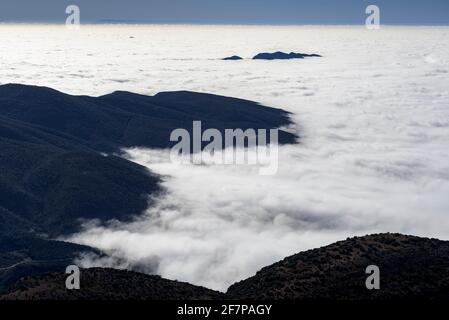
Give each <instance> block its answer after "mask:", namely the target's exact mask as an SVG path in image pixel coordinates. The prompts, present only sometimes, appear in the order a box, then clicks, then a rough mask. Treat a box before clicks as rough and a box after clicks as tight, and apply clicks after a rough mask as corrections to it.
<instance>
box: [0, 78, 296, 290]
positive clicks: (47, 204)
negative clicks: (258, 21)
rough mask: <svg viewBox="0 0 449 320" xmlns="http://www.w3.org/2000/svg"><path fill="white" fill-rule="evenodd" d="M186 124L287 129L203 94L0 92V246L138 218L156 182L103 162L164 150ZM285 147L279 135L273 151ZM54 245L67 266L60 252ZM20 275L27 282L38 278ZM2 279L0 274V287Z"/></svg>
mask: <svg viewBox="0 0 449 320" xmlns="http://www.w3.org/2000/svg"><path fill="white" fill-rule="evenodd" d="M193 120H201V121H202V122H203V123H202V124H203V128H204V129H206V128H208V127H216V128H218V129H224V128H229V129H235V128H241V129H246V128H254V129H269V128H276V127H279V126H283V125H288V124H290V119H289V114H288V113H287V112H285V111H283V110H280V109H272V108H267V107H263V106H260V105H258V104H256V103H254V102H251V101H246V100H241V99H235V98H228V97H221V96H215V95H211V94H200V93H193V92H169V93H161V94H157V95H155V96H152V97H151V96H144V95H139V94H133V93H129V92H114V93H112V94H109V95H105V96H102V97H88V96H72V95H67V94H64V93H62V92H59V91H56V90H53V89H50V88H45V87H36V86H25V85H18V84H9V85H2V86H0V149H1V150H2V152H1V153H0V240H1V241H6V240H5V239H6V238H5V237H6V236H8V237H10V238H9V239H12V238H17V239H22V238H23V237H27V239H28V240H27V241H31V242H32V239H35V240H36V241H40V238H42V237H49V238H53V237H56V236H58V235H63V234H67V233H72V232H76V231H77V230H78V229H79V226H80V222H81V221H83V220H85V219H98V220H100V221H106V220H111V219H118V220H128V219H131V218H132V217H133V216H134V215H137V214H140V213H141V212H143V211H144V210H145V209H146V208H147V207H148V205H149V202H148V201H149V199H150V197H149V196H150V195H155V194H157V193H159V192H162V191H163V190H162V189H161V187H160V178H159V177H158V176H156V175H154V174H152V173H151V172H149V171H148V170H147V169H146V168H144V167H142V166H139V165H137V164H135V163H132V162H130V161H128V160H126V159H123V158H120V157H118V156H114V155H113V154H120V152H121V150H122V148H126V147H151V148H166V147H169V146H171V145H173V144H175V143H176V142H170V141H169V140H170V133H171V131H172V130H173V129H176V128H185V129H187V130H189V131H191V130H192V121H193ZM295 139H296V137H295V136H294V135H292V134H290V133H287V132H281V134H280V143H293V142H295ZM104 153H107V154H108V155H105V154H104ZM111 154H112V155H111ZM8 241H10V240H8ZM53 245H56V244H55V243H53V242H52V241H46V242H44V243H43V246H48V247H49V248H50V247H52V246H53ZM57 245H60V246H62V247H65V248H66V250H67V253H70V257H72V258H73V257H74V254H73V250H72V247H71V245H70V244H66V243H57ZM10 249H11V248H10ZM78 249H79V248H78ZM1 250H2V251H0V266H1V265H3V264H7V263H9V262H10V261H9V258H7V257H9V256H10V254H15V252H16V251H14V250H13V249H11V250H12V251H8V250H9V249H8V243H6V245H5V246H2V249H1ZM83 250H87V251H89V250H92V249H91V248H88V247H83ZM52 252H53V256H52V257H51V259H52V260H54V261H56V260H60V259H66V256H64V254H63V253H64V250H58V251H54V250H53V251H52ZM19 258H22V257H21V256H20V257H19ZM25 265H26V266H27V268H28V269H27V270H29V271H30V272H31V271H32V270H35V269H36V270H37V269H39V270H40V271H45V268H40V267H39V268H37V267H36V268H34V267H33V268H34V269H33V268H29V267H28V265H29V264H25ZM25 265H24V266H25ZM21 267H22V265H21ZM14 269H16V268H14ZM31 269H32V270H31ZM48 270H53V269H51V268H50V269H48ZM48 270H47V271H48ZM8 272H9V271H8ZM11 272H13V271H11ZM19 273H20V274H21V275H24V274H25V273H24V272H22V271H21V272H19ZM8 274H9V273H8ZM8 277H10V276H8ZM5 279H6V278H5V274H4V273H3V274H2V273H0V284H1V283H2V282H4V280H5Z"/></svg>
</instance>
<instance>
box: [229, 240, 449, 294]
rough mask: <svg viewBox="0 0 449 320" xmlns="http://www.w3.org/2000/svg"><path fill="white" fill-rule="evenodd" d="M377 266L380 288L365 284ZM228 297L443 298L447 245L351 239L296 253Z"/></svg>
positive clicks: (448, 277)
mask: <svg viewBox="0 0 449 320" xmlns="http://www.w3.org/2000/svg"><path fill="white" fill-rule="evenodd" d="M369 265H377V266H378V267H379V268H380V290H368V289H367V288H366V286H365V281H366V278H367V277H368V276H369V275H368V274H365V270H366V267H367V266H369ZM227 296H228V297H229V298H233V299H333V300H363V299H369V300H370V299H378V300H386V299H415V298H416V299H418V298H419V299H449V242H448V241H440V240H437V239H427V238H419V237H413V236H405V235H400V234H376V235H370V236H365V237H359V238H358V237H355V238H351V239H347V240H345V241H340V242H337V243H334V244H332V245H329V246H326V247H323V248H319V249H314V250H309V251H305V252H301V253H298V254H296V255H293V256H291V257H288V258H285V259H284V260H282V261H280V262H278V263H275V264H273V265H271V266H268V267H265V268H263V269H262V270H260V271H259V272H257V274H256V275H255V276H253V277H251V278H249V279H246V280H243V281H241V282H238V283H236V284H234V285H232V286H231V287H230V288H229V289H228V292H227Z"/></svg>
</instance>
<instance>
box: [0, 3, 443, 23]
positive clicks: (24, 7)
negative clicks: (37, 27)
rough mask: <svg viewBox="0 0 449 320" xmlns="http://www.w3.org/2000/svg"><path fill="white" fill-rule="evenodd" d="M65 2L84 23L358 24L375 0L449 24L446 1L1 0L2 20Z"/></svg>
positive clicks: (399, 19)
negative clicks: (107, 21)
mask: <svg viewBox="0 0 449 320" xmlns="http://www.w3.org/2000/svg"><path fill="white" fill-rule="evenodd" d="M69 4H76V5H78V6H79V7H80V8H81V20H82V22H99V21H102V20H122V21H130V22H147V23H219V24H221V23H239V24H360V23H363V22H364V20H365V15H364V11H365V8H366V6H367V5H369V4H375V5H378V6H379V7H380V9H381V23H384V24H426V25H429V24H430V25H441V24H445V25H448V24H449V1H448V0H426V1H418V0H372V1H366V0H339V1H335V0H257V1H256V0H127V1H123V0H95V1H93V0H71V1H66V0H39V1H35V0H0V21H7V22H12V21H20V22H26V21H32V22H58V21H61V22H64V21H65V8H66V6H67V5H69Z"/></svg>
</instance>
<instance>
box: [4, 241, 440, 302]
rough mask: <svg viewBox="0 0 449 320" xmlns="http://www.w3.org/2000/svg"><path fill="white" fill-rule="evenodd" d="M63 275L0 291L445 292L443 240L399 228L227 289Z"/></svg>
mask: <svg viewBox="0 0 449 320" xmlns="http://www.w3.org/2000/svg"><path fill="white" fill-rule="evenodd" d="M372 264H374V265H377V266H378V267H379V268H380V290H368V289H367V288H366V286H365V280H366V278H367V277H368V275H367V274H365V269H366V267H367V266H368V265H372ZM65 278H66V275H63V274H51V275H46V276H39V277H31V278H27V279H24V280H22V281H20V282H18V283H17V285H15V286H14V287H13V288H11V289H10V290H9V291H8V292H7V293H6V294H5V295H4V296H3V299H78V298H81V299H87V300H96V299H148V300H153V299H191V298H193V299H195V298H198V297H201V298H204V299H215V298H219V299H228V300H232V299H239V300H240V299H249V300H265V299H289V300H316V299H329V300H349V301H354V300H393V301H397V300H415V299H420V300H448V299H449V242H447V241H440V240H436V239H427V238H419V237H413V236H405V235H400V234H376V235H370V236H365V237H355V238H350V239H347V240H345V241H339V242H336V243H334V244H331V245H329V246H326V247H322V248H319V249H314V250H309V251H305V252H301V253H298V254H295V255H293V256H290V257H287V258H285V259H284V260H282V261H280V262H277V263H275V264H273V265H271V266H268V267H265V268H263V269H262V270H260V271H259V272H258V273H257V274H256V275H255V276H253V277H251V278H249V279H246V280H243V281H241V282H238V283H236V284H234V285H232V286H231V287H230V288H229V290H228V292H227V293H226V294H217V293H216V292H212V291H208V290H206V289H204V288H199V287H195V286H188V285H186V284H180V283H178V282H173V281H169V280H162V279H160V278H158V277H154V276H148V275H143V274H136V273H133V272H132V273H130V272H126V271H118V270H115V271H114V270H108V269H105V270H101V269H86V270H82V271H81V279H82V280H81V283H82V285H81V290H79V291H77V292H73V291H69V290H66V289H65V287H64V283H65ZM161 283H162V284H163V285H161ZM179 288H188V290H186V291H185V292H184V291H182V290H181V291H180V290H178V289H179Z"/></svg>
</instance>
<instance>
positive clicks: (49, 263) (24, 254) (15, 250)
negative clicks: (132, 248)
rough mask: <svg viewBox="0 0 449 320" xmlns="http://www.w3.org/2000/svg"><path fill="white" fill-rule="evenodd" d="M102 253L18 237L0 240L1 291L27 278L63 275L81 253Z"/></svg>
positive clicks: (50, 241)
mask: <svg viewBox="0 0 449 320" xmlns="http://www.w3.org/2000/svg"><path fill="white" fill-rule="evenodd" d="M88 251H89V252H94V253H96V254H100V255H101V252H99V251H97V250H95V249H92V248H89V247H86V246H81V245H77V244H73V243H68V242H62V241H54V240H45V239H39V238H36V237H29V236H23V237H18V235H14V236H13V235H11V236H0V291H1V290H2V289H4V288H6V287H7V286H9V285H12V284H13V283H15V282H17V281H18V280H19V279H20V278H22V277H25V276H28V275H30V274H39V273H47V272H53V271H54V272H56V271H59V272H61V271H64V270H65V268H66V267H67V265H69V264H71V263H72V261H73V260H74V258H76V257H77V256H78V255H79V254H80V253H81V252H88Z"/></svg>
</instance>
